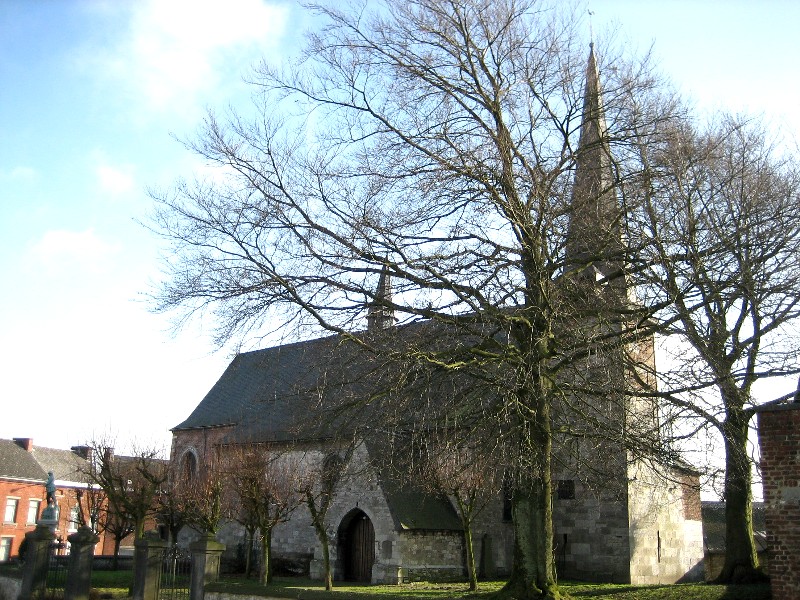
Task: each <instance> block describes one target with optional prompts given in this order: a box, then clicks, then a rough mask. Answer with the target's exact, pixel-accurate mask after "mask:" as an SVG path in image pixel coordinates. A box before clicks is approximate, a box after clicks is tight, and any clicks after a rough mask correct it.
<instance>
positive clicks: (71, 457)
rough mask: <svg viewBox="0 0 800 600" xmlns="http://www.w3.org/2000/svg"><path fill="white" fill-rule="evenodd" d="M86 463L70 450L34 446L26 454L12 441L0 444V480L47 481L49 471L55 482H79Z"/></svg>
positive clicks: (4, 441)
mask: <svg viewBox="0 0 800 600" xmlns="http://www.w3.org/2000/svg"><path fill="white" fill-rule="evenodd" d="M84 465H86V461H85V460H84V459H82V458H81V457H80V456H78V455H77V454H75V453H74V452H72V451H71V450H60V449H57V448H41V447H36V446H34V447H33V449H32V450H31V451H30V452H28V451H27V450H25V449H24V448H22V447H21V446H20V445H19V444H17V443H16V442H15V441H14V440H0V477H2V478H6V479H17V480H27V481H41V482H42V483H44V482H45V481H46V480H47V473H48V471H52V472H53V475H54V476H55V478H56V480H57V481H71V482H78V481H82V479H83V477H82V476H81V474H80V473H81V470H82V468H83V466H84Z"/></svg>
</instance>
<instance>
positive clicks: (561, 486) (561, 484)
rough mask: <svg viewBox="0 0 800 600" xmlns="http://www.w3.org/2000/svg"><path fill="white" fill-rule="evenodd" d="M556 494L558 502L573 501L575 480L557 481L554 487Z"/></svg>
mask: <svg viewBox="0 0 800 600" xmlns="http://www.w3.org/2000/svg"><path fill="white" fill-rule="evenodd" d="M556 494H557V495H558V499H559V500H574V499H575V480H574V479H559V480H558V484H557V485H556Z"/></svg>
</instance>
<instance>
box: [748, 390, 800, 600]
mask: <svg viewBox="0 0 800 600" xmlns="http://www.w3.org/2000/svg"><path fill="white" fill-rule="evenodd" d="M758 439H759V445H760V447H761V473H762V476H763V485H764V502H765V511H766V525H767V546H768V556H769V574H770V578H771V581H772V597H773V599H774V600H796V599H797V598H800V404H790V405H780V406H775V407H770V408H768V409H763V410H762V411H761V412H759V414H758Z"/></svg>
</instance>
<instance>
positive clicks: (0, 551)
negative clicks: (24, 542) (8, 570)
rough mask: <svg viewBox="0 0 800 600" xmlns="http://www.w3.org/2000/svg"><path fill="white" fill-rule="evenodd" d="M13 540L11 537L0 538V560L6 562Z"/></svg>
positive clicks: (9, 555) (9, 556)
mask: <svg viewBox="0 0 800 600" xmlns="http://www.w3.org/2000/svg"><path fill="white" fill-rule="evenodd" d="M13 542H14V538H13V537H3V538H0V562H8V560H9V559H10V558H11V544H12V543H13Z"/></svg>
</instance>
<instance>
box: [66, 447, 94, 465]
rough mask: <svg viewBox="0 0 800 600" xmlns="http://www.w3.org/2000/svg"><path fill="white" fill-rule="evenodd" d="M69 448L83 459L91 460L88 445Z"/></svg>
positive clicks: (90, 451) (90, 450)
mask: <svg viewBox="0 0 800 600" xmlns="http://www.w3.org/2000/svg"><path fill="white" fill-rule="evenodd" d="M70 450H72V451H73V452H74V453H75V454H77V455H78V456H80V457H81V458H82V459H83V460H88V461H91V460H92V448H90V447H89V446H73V447H72V448H70Z"/></svg>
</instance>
